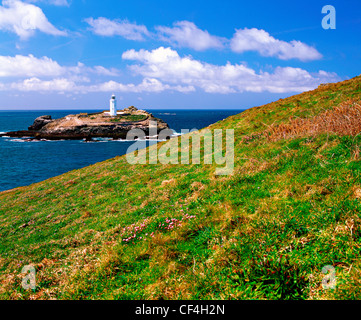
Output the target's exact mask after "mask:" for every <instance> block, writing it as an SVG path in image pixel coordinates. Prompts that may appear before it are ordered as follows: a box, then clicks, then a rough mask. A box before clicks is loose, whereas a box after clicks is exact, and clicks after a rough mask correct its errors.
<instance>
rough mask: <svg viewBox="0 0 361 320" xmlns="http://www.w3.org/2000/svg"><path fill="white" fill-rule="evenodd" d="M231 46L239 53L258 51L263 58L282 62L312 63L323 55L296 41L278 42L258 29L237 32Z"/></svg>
mask: <svg viewBox="0 0 361 320" xmlns="http://www.w3.org/2000/svg"><path fill="white" fill-rule="evenodd" d="M230 46H231V49H232V50H233V51H234V52H237V53H243V52H245V51H257V52H259V53H260V54H261V55H262V56H266V57H277V58H279V59H282V60H289V59H299V60H301V61H311V60H317V59H321V58H322V55H321V54H320V53H319V52H318V51H317V50H316V49H315V48H313V47H311V46H309V45H307V44H305V43H302V42H300V41H295V40H293V41H291V42H286V41H282V40H278V39H275V38H274V37H272V36H271V35H270V34H269V33H268V32H266V31H265V30H260V29H256V28H252V29H247V28H245V29H238V30H236V33H235V34H234V36H233V38H232V40H231V43H230Z"/></svg>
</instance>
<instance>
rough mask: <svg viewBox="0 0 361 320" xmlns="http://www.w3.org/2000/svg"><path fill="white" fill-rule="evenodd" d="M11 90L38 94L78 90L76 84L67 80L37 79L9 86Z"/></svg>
mask: <svg viewBox="0 0 361 320" xmlns="http://www.w3.org/2000/svg"><path fill="white" fill-rule="evenodd" d="M9 88H10V89H13V90H14V89H15V90H19V91H36V92H45V91H47V92H49V91H50V92H54V91H58V92H61V93H63V92H69V91H73V90H75V89H76V84H75V83H74V82H73V81H71V80H69V79H65V78H59V79H53V80H40V79H38V78H36V77H33V78H30V79H25V80H24V81H21V82H14V83H11V84H10V85H9Z"/></svg>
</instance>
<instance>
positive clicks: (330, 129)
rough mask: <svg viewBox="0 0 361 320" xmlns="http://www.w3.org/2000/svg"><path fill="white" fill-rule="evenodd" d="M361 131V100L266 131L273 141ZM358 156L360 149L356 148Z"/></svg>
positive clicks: (292, 120)
mask: <svg viewBox="0 0 361 320" xmlns="http://www.w3.org/2000/svg"><path fill="white" fill-rule="evenodd" d="M360 132H361V102H360V100H358V101H354V100H349V101H346V102H344V103H341V104H340V105H339V106H337V107H334V108H332V109H330V110H327V111H325V112H323V113H321V114H319V115H317V116H315V117H312V118H294V119H292V118H291V119H290V122H289V123H286V124H279V125H271V126H270V127H269V128H268V130H267V131H266V132H265V133H264V135H266V136H267V137H268V139H269V140H271V141H276V140H280V139H286V138H290V137H297V136H304V135H311V136H312V135H317V134H321V133H335V134H338V135H340V136H344V135H351V136H355V135H357V134H359V133H360ZM355 156H356V157H358V150H355Z"/></svg>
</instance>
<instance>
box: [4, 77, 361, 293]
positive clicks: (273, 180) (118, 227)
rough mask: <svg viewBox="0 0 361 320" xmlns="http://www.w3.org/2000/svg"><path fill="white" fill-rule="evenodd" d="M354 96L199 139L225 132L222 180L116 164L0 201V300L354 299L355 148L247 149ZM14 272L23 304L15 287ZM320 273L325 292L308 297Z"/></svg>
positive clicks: (283, 107)
mask: <svg viewBox="0 0 361 320" xmlns="http://www.w3.org/2000/svg"><path fill="white" fill-rule="evenodd" d="M360 85H361V79H360V77H358V78H354V79H352V80H349V81H345V82H341V83H337V84H330V85H328V86H324V87H322V88H319V89H316V90H314V91H311V92H305V93H303V94H300V95H296V96H293V97H290V98H287V99H282V100H279V101H276V102H273V103H271V104H267V105H265V106H262V107H256V108H252V109H249V110H246V111H245V112H243V113H241V114H239V115H235V116H232V117H229V118H227V119H225V120H223V121H220V122H218V123H216V124H214V125H212V126H210V127H209V128H210V129H212V130H213V129H234V130H235V170H234V173H233V175H230V176H215V175H214V169H215V165H195V164H194V165H161V164H156V165H129V164H128V163H127V161H126V159H125V157H117V158H114V159H110V160H108V161H104V162H101V163H98V164H96V165H93V166H90V167H86V168H83V169H80V170H74V171H71V172H69V173H66V174H64V175H61V176H58V177H55V178H51V179H48V180H46V181H44V182H41V183H37V184H33V185H31V186H28V187H23V188H18V189H14V190H11V191H8V192H4V193H0V283H1V284H0V298H2V299H30V298H31V299H50V298H57V299H356V298H358V299H360V298H361V293H360V290H359V288H360V267H361V266H360V262H359V261H360V259H359V257H360V244H361V227H360V221H361V214H360V209H361V208H360V197H361V181H360V170H361V166H360V159H359V157H358V156H357V154H356V150H358V149H357V148H358V146H360V143H361V138H360V136H359V135H357V136H342V137H341V136H338V135H335V134H329V133H324V134H320V135H316V136H310V135H304V136H299V137H293V138H287V139H281V140H278V141H275V142H270V141H268V140H267V139H266V138H264V137H260V136H258V135H257V133H260V132H263V131H264V130H266V129H267V128H268V126H269V125H271V124H273V123H276V124H277V123H286V122H288V121H289V118H290V117H291V116H292V117H296V116H297V117H312V116H315V115H317V114H319V113H322V112H323V111H324V110H327V109H330V108H332V107H333V106H337V105H338V104H339V103H341V102H343V101H346V100H348V99H350V98H354V99H361V91H360ZM246 136H248V137H252V138H250V139H247V140H244V139H243V138H244V137H246ZM158 147H160V145H158ZM171 219H173V220H171ZM172 221H173V225H175V227H174V228H169V225H170V222H172ZM136 227H138V228H139V229H136ZM135 231H136V232H135ZM135 233H136V237H135V238H132V239H130V240H129V241H124V240H125V239H129V237H130V236H132V235H134V234H135ZM144 239H145V240H144ZM27 264H32V265H34V266H35V267H36V270H37V273H36V277H37V278H36V279H37V288H36V289H35V290H34V291H27V290H24V289H23V288H22V286H21V280H22V275H21V269H22V267H23V266H24V265H27ZM325 265H333V266H334V267H335V268H336V276H337V287H336V289H329V290H325V289H323V287H322V285H321V281H322V278H323V276H324V275H323V274H322V273H321V270H322V268H323V266H325Z"/></svg>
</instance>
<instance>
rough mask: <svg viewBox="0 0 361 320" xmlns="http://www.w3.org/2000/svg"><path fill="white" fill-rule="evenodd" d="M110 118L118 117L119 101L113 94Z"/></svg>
mask: <svg viewBox="0 0 361 320" xmlns="http://www.w3.org/2000/svg"><path fill="white" fill-rule="evenodd" d="M110 116H111V117H116V116H117V100H116V99H115V95H114V94H113V95H112V97H111V98H110Z"/></svg>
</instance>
